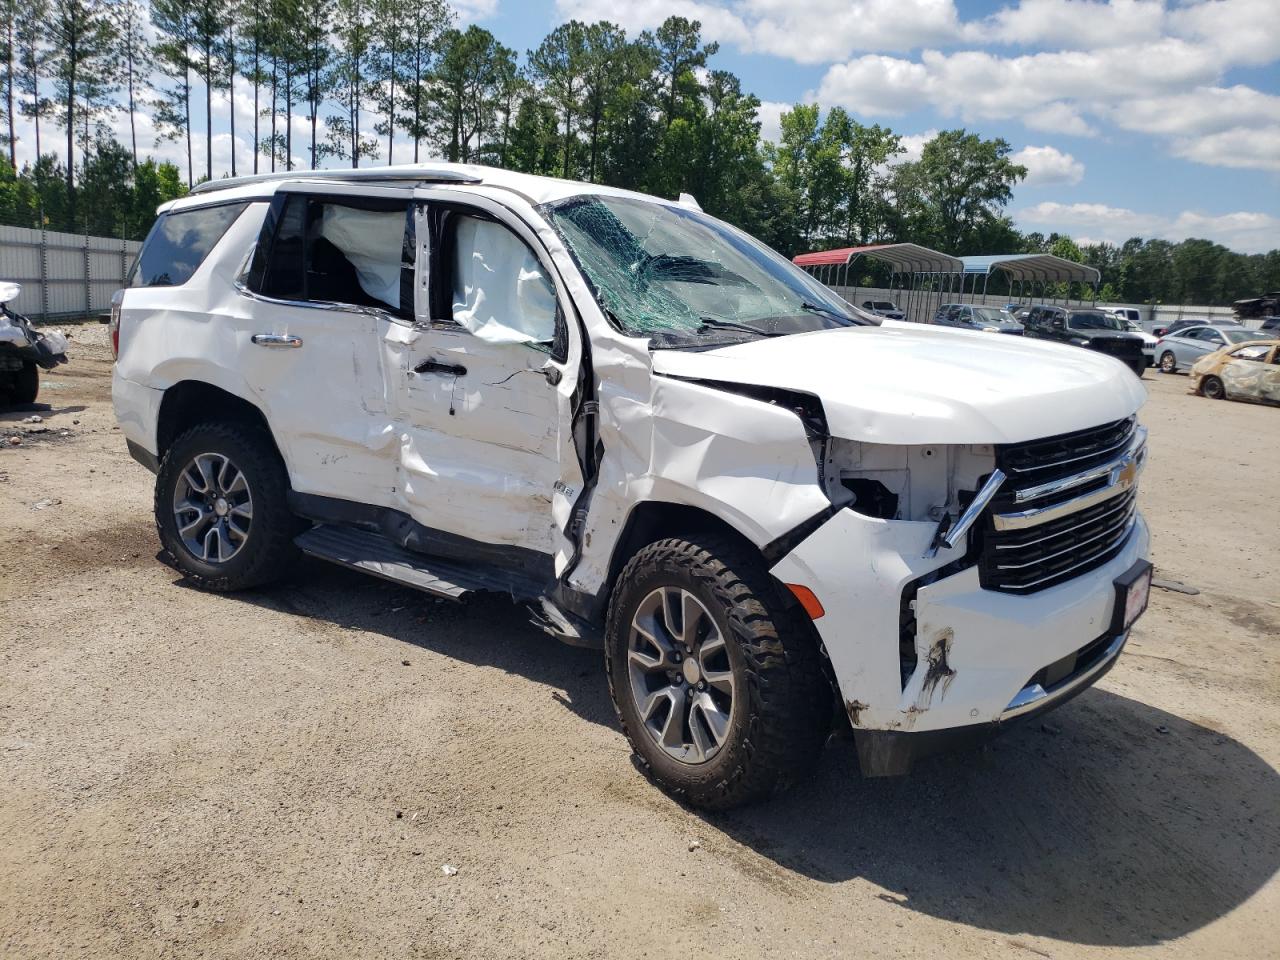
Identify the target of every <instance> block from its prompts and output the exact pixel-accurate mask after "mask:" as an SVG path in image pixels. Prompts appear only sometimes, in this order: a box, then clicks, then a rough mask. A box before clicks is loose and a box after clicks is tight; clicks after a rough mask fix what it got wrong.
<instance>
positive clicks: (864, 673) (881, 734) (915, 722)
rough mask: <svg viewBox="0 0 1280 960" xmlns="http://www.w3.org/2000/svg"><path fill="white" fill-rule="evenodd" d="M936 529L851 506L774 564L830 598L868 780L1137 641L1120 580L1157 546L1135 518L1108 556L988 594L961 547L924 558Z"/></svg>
mask: <svg viewBox="0 0 1280 960" xmlns="http://www.w3.org/2000/svg"><path fill="white" fill-rule="evenodd" d="M934 529H935V524H932V523H917V522H911V521H899V520H880V519H876V518H873V517H866V516H862V515H860V514H857V513H854V512H853V511H852V510H848V509H845V510H841V511H840V512H839V513H837V514H836V515H835V516H834V517H832V518H831V520H829V521H828V522H827V523H826V524H824V525H823V526H822V527H820V528H819V529H818V530H817V531H816V532H814V533H813V534H812V535H811V536H810V537H809V538H807V539H806V540H805V541H804V542H802V543H801V544H800V545H799V546H798V547H796V548H795V549H794V550H793V551H792V552H791V553H789V554H788V555H787V556H786V557H784V558H783V559H782V560H781V561H779V562H778V563H777V564H776V565H775V566H774V567H773V571H772V572H773V574H774V575H775V576H776V577H778V578H779V579H780V580H782V581H783V582H784V583H793V584H803V585H805V586H807V587H809V588H810V589H811V590H813V592H814V593H815V595H816V596H817V597H818V599H819V600H820V601H821V603H822V606H823V608H824V610H825V614H824V615H823V616H822V617H820V618H819V619H817V620H815V621H814V625H815V627H816V628H817V630H818V633H819V635H820V637H821V638H822V642H823V645H824V647H825V649H826V652H827V655H828V656H829V658H830V660H831V665H832V668H833V671H834V673H835V678H836V681H837V683H838V685H839V688H840V694H841V697H842V699H843V701H844V704H845V707H846V710H847V712H848V715H849V720H850V723H851V724H852V726H853V731H854V737H855V740H856V741H857V743H858V752H859V762H860V764H861V765H862V769H863V773H865V774H868V775H885V774H896V773H905V772H907V770H909V769H910V765H911V762H912V760H913V759H915V758H916V757H919V756H922V755H925V754H928V753H932V752H935V751H937V750H939V749H943V748H946V747H950V746H958V745H962V744H963V743H964V742H966V741H970V742H972V741H977V740H980V739H981V738H983V737H986V736H990V735H991V734H992V733H993V732H995V731H996V730H998V729H999V727H1000V726H1001V725H1002V724H1004V723H1006V722H1008V721H1011V720H1015V719H1019V718H1022V717H1026V716H1030V715H1032V714H1033V713H1040V712H1043V711H1044V710H1048V709H1050V708H1052V707H1054V706H1057V705H1059V704H1061V703H1063V702H1065V701H1066V700H1068V699H1070V698H1071V697H1073V696H1075V695H1076V694H1078V693H1080V692H1081V691H1083V690H1085V689H1087V688H1088V687H1089V686H1090V685H1092V684H1093V683H1094V682H1096V681H1097V680H1098V679H1099V678H1100V677H1101V676H1102V675H1103V674H1105V673H1106V672H1107V670H1109V669H1110V668H1111V666H1113V665H1114V664H1115V662H1116V659H1117V658H1118V656H1119V654H1120V651H1121V649H1122V648H1123V646H1124V643H1125V640H1126V638H1127V632H1125V631H1124V630H1122V629H1117V627H1116V625H1115V624H1114V623H1113V620H1114V617H1115V608H1116V605H1117V601H1116V597H1117V591H1116V583H1117V581H1119V580H1121V579H1123V578H1124V577H1125V575H1126V574H1127V573H1130V572H1131V571H1132V570H1133V569H1134V568H1135V566H1136V565H1138V564H1140V563H1141V562H1142V561H1143V560H1144V558H1145V556H1146V553H1147V546H1148V540H1149V537H1148V533H1147V528H1146V524H1145V523H1144V522H1143V520H1142V517H1141V515H1137V516H1136V517H1135V520H1134V523H1133V527H1132V529H1131V530H1130V532H1129V534H1128V536H1127V537H1126V538H1125V540H1124V541H1123V542H1122V544H1121V546H1120V548H1119V550H1118V551H1117V552H1116V554H1115V555H1114V556H1112V557H1111V558H1110V559H1109V560H1108V561H1107V562H1106V563H1104V564H1102V565H1100V566H1098V567H1096V568H1094V569H1092V570H1090V571H1088V572H1087V573H1085V574H1083V575H1081V576H1079V577H1076V578H1074V579H1072V580H1069V581H1067V582H1065V583H1061V584H1058V585H1056V586H1053V587H1050V588H1048V589H1044V590H1040V591H1037V592H1035V593H1031V594H1026V595H1014V594H1010V593H1004V592H999V591H995V590H989V589H985V588H983V587H982V585H981V584H980V583H979V573H978V568H977V566H974V565H971V566H966V567H963V568H962V569H955V567H956V566H959V565H958V564H956V563H955V558H954V557H953V556H948V554H950V553H953V551H945V550H944V551H942V552H941V553H940V554H939V555H937V556H936V557H926V553H928V547H929V546H930V543H931V540H932V537H933V534H934ZM948 564H951V566H950V567H948V566H947V565H948ZM930 581H931V582H930ZM919 583H924V584H926V585H924V586H917V585H918V584H919Z"/></svg>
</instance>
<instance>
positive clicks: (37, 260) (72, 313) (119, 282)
mask: <svg viewBox="0 0 1280 960" xmlns="http://www.w3.org/2000/svg"><path fill="white" fill-rule="evenodd" d="M141 248H142V244H141V243H140V242H139V241H137V240H120V239H117V238H112V237H86V236H82V235H80V234H75V233H58V232H55V231H52V230H33V229H31V228H29V227H7V226H0V280H12V281H13V282H15V283H19V284H21V285H22V293H21V294H19V295H18V299H17V300H16V301H14V303H13V304H12V305H11V306H12V308H13V309H14V310H16V311H17V312H19V313H23V314H26V315H27V316H29V317H35V318H37V319H42V318H55V317H77V316H90V315H93V314H100V313H104V312H106V311H107V310H108V309H110V306H111V295H112V294H113V293H115V291H116V290H117V289H119V288H120V287H122V286H124V281H125V277H126V276H128V273H129V268H130V267H131V266H132V265H133V260H134V258H135V257H136V256H137V255H138V251H139V250H140V249H141Z"/></svg>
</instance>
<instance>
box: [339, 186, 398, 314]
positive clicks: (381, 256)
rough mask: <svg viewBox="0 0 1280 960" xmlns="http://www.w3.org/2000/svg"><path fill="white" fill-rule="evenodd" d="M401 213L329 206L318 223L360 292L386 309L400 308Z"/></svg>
mask: <svg viewBox="0 0 1280 960" xmlns="http://www.w3.org/2000/svg"><path fill="white" fill-rule="evenodd" d="M404 218H405V215H404V213H403V212H399V213H397V212H395V211H379V210H357V209H355V208H354V207H340V206H336V205H329V206H326V207H325V208H324V216H323V217H322V218H321V221H320V236H322V237H324V238H325V239H326V240H328V241H329V242H330V243H332V244H333V245H334V246H335V247H337V248H338V249H339V250H341V251H342V253H343V255H344V256H345V257H346V258H347V259H348V260H350V261H351V265H352V266H353V267H355V268H356V277H357V279H359V281H360V289H362V290H363V291H364V292H365V293H367V294H368V295H369V296H371V297H373V298H374V299H375V300H381V301H382V302H383V303H385V304H386V305H387V306H389V307H395V308H397V309H399V307H400V253H401V249H402V247H403V246H404V225H405V219H404Z"/></svg>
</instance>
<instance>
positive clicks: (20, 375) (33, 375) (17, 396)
mask: <svg viewBox="0 0 1280 960" xmlns="http://www.w3.org/2000/svg"><path fill="white" fill-rule="evenodd" d="M38 396H40V368H39V367H37V366H36V365H35V364H34V363H33V362H32V361H30V360H26V361H23V364H22V369H21V370H19V371H18V372H17V373H15V374H14V375H13V389H12V391H11V392H10V394H9V402H10V403H12V404H13V405H14V406H23V405H25V404H28V403H35V402H36V397H38Z"/></svg>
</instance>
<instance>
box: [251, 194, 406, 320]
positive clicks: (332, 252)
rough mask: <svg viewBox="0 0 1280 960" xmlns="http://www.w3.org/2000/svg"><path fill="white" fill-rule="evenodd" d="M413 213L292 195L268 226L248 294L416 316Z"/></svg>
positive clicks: (390, 203) (402, 204)
mask: <svg viewBox="0 0 1280 960" xmlns="http://www.w3.org/2000/svg"><path fill="white" fill-rule="evenodd" d="M409 213H410V206H409V204H408V202H407V201H398V200H381V199H374V198H359V199H354V198H345V197H344V198H342V199H341V200H339V199H337V198H330V197H317V196H311V195H306V194H291V195H288V196H287V197H286V198H285V200H284V203H283V208H282V209H281V210H280V212H279V215H278V222H273V220H272V218H270V217H269V218H268V222H267V223H266V224H265V225H264V229H263V234H264V240H263V241H260V242H259V247H258V252H257V253H256V254H255V257H254V264H253V265H252V267H251V268H250V273H249V277H250V280H249V284H250V288H251V289H255V292H258V293H261V294H263V295H264V296H268V297H274V298H277V299H281V300H295V301H302V302H313V303H334V304H350V305H352V306H361V307H376V308H379V309H382V310H386V311H388V312H390V313H394V314H396V315H398V316H402V317H406V318H411V317H412V316H413V259H412V257H413V249H414V244H413V236H412V231H413V218H412V217H411V216H410V215H409ZM273 226H274V231H272V227H273ZM406 251H407V252H406ZM258 278H260V279H258ZM255 280H256V281H257V284H256V287H255Z"/></svg>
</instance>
